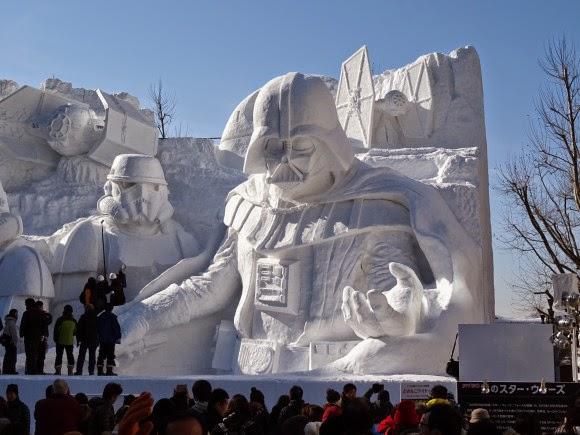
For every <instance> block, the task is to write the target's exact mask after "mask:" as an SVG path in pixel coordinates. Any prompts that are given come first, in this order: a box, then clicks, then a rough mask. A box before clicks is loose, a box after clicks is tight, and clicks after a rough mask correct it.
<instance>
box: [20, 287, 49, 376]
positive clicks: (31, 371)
mask: <svg viewBox="0 0 580 435" xmlns="http://www.w3.org/2000/svg"><path fill="white" fill-rule="evenodd" d="M24 304H25V305H26V311H25V312H24V314H22V320H21V321H20V337H22V338H24V352H25V353H26V369H25V372H26V374H27V375H36V374H38V350H39V349H40V342H41V340H42V333H43V330H44V323H43V322H44V316H43V315H42V313H41V312H40V311H39V310H38V307H37V306H36V302H35V301H34V299H32V298H28V299H26V301H24Z"/></svg>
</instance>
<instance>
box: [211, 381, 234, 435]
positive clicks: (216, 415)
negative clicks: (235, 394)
mask: <svg viewBox="0 0 580 435" xmlns="http://www.w3.org/2000/svg"><path fill="white" fill-rule="evenodd" d="M229 399H230V396H229V394H228V393H227V391H226V390H223V389H221V388H215V389H214V390H213V391H212V392H211V396H210V398H209V404H208V406H207V420H206V424H207V427H208V429H209V430H210V432H211V430H212V429H213V428H214V427H216V426H217V425H218V424H220V423H221V422H222V420H223V419H224V417H225V415H226V411H227V410H228V401H229Z"/></svg>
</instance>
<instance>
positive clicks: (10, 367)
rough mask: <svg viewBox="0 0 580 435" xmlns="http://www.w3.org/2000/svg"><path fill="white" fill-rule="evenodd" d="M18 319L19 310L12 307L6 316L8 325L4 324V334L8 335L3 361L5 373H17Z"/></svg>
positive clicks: (3, 371)
mask: <svg viewBox="0 0 580 435" xmlns="http://www.w3.org/2000/svg"><path fill="white" fill-rule="evenodd" d="M17 320H18V310H17V309H15V308H12V309H11V310H10V312H9V313H8V315H7V316H6V317H5V318H4V321H5V323H6V325H5V326H4V332H3V335H4V336H6V343H5V346H4V361H3V362H2V373H4V374H5V375H17V374H18V373H17V372H16V355H17V353H18V351H17V347H18V328H17V326H16V321H17Z"/></svg>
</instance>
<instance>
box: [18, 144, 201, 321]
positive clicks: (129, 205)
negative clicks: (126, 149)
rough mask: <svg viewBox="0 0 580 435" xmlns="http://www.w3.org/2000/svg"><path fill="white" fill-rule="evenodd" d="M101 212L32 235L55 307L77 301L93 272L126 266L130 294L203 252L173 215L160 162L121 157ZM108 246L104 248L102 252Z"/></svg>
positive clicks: (136, 156)
mask: <svg viewBox="0 0 580 435" xmlns="http://www.w3.org/2000/svg"><path fill="white" fill-rule="evenodd" d="M104 191H105V195H104V196H103V197H102V198H101V199H100V200H99V202H98V204H97V208H98V211H99V214H97V215H94V216H90V217H88V218H84V219H80V220H78V221H76V222H72V223H70V224H67V225H65V226H64V227H63V228H62V229H61V230H59V231H57V232H56V233H54V234H53V235H51V236H48V237H34V236H28V237H26V239H25V240H23V241H22V243H26V244H30V245H32V246H33V247H34V248H36V250H37V251H38V252H40V253H41V254H42V255H43V257H44V258H45V259H46V262H47V263H48V264H49V266H50V270H51V273H52V276H53V280H54V286H55V300H54V302H55V305H54V307H53V311H54V310H57V311H58V309H59V307H60V306H61V305H63V304H65V303H74V302H77V301H78V296H79V293H80V290H82V288H83V285H84V283H85V282H86V280H87V278H88V277H90V276H93V277H94V276H96V275H97V274H103V275H105V273H104V272H116V271H117V270H119V268H120V267H121V266H122V265H125V267H126V269H125V274H126V279H127V285H128V287H127V289H126V298H127V300H131V299H133V297H134V296H135V295H136V294H137V292H138V291H139V290H141V289H142V288H143V286H145V285H146V284H147V283H149V282H150V281H151V280H152V279H153V278H155V277H157V276H158V275H159V274H160V273H161V272H163V271H164V270H165V269H167V268H169V267H171V266H173V265H175V264H176V263H177V262H178V261H180V260H182V259H183V258H187V257H193V256H194V255H196V254H198V253H200V247H199V244H198V242H197V240H196V239H195V237H194V236H193V235H191V234H189V233H187V232H186V231H185V230H184V229H183V228H182V227H181V225H180V224H178V223H177V222H175V221H174V220H172V219H171V216H172V214H173V207H172V206H171V204H170V202H169V200H168V193H169V192H168V189H167V183H166V181H165V177H164V174H163V169H162V168H161V164H160V163H159V161H158V160H157V159H156V158H155V157H151V156H146V155H142V154H121V155H119V156H117V157H116V158H115V160H114V162H113V165H112V167H111V171H110V173H109V175H108V176H107V182H106V184H105V186H104ZM103 250H104V251H103Z"/></svg>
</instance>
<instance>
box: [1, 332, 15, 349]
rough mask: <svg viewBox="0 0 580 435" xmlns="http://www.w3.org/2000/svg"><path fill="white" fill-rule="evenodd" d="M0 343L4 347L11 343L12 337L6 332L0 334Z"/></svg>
mask: <svg viewBox="0 0 580 435" xmlns="http://www.w3.org/2000/svg"><path fill="white" fill-rule="evenodd" d="M0 344H1V345H2V346H4V347H8V346H9V345H10V344H12V337H10V335H8V334H6V333H4V334H2V335H0Z"/></svg>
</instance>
